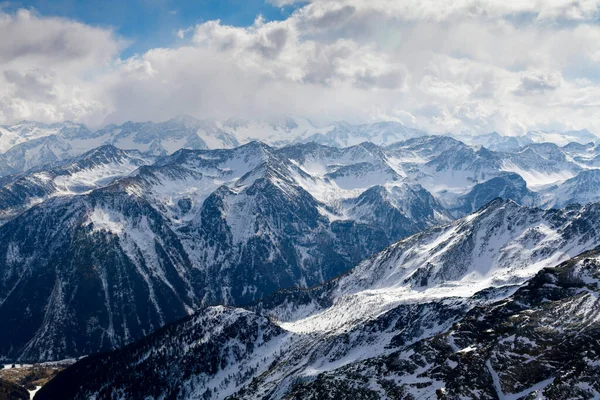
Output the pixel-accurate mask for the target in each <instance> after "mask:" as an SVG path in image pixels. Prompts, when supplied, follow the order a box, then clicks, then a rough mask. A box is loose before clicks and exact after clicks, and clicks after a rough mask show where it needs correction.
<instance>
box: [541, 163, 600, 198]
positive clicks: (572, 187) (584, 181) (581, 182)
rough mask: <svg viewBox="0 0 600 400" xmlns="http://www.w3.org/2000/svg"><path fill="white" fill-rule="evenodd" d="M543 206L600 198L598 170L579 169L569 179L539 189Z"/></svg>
mask: <svg viewBox="0 0 600 400" xmlns="http://www.w3.org/2000/svg"><path fill="white" fill-rule="evenodd" d="M540 196H541V199H540V204H543V206H544V207H564V206H565V205H567V204H576V203H579V204H587V203H590V202H594V201H598V200H600V170H596V169H591V170H584V171H581V172H580V173H579V174H577V175H576V176H574V177H573V178H571V179H567V180H566V181H564V182H561V183H560V184H558V185H552V186H550V187H547V188H545V189H544V190H542V191H540Z"/></svg>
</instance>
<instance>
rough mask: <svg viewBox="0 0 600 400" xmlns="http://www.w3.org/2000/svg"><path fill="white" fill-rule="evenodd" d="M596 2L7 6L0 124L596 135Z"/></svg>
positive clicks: (234, 0)
mask: <svg viewBox="0 0 600 400" xmlns="http://www.w3.org/2000/svg"><path fill="white" fill-rule="evenodd" d="M598 43H600V0H519V1H506V0H502V1H498V0H452V1H447V0H443V1H442V0H435V1H434V0H309V1H301V2H298V1H295V0H266V1H265V0H246V1H242V0H220V1H219V0H186V1H175V0H130V1H117V0H106V1H102V2H90V1H83V0H30V1H14V2H13V1H8V2H2V3H0V124H12V123H16V122H18V121H21V120H24V119H27V120H37V121H41V122H48V123H51V122H61V121H65V120H71V121H75V122H81V123H84V124H86V125H88V126H89V127H91V128H98V127H101V126H103V125H105V124H108V123H122V122H125V121H128V120H134V121H147V120H153V121H161V120H166V119H169V118H172V117H174V116H177V115H181V114H188V115H192V116H195V117H197V118H210V119H213V118H214V119H224V118H228V117H240V118H249V119H257V118H269V117H274V116H281V115H288V116H298V117H306V118H309V119H311V120H313V121H315V122H317V123H327V122H331V121H337V120H346V121H349V122H356V123H358V122H371V121H381V120H393V121H399V122H402V123H404V124H406V125H408V126H410V127H415V128H419V129H423V130H426V131H429V132H431V133H444V132H456V133H458V132H470V133H473V134H478V133H487V132H491V131H498V132H500V133H503V134H507V135H519V134H524V133H526V132H527V131H530V130H548V131H564V130H574V129H589V130H590V131H592V132H594V133H597V134H600V67H599V66H600V45H598Z"/></svg>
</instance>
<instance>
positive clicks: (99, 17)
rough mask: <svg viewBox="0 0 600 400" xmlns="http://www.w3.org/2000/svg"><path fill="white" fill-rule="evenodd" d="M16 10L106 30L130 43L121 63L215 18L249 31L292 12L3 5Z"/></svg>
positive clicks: (257, 7) (254, 4)
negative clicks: (260, 22)
mask: <svg viewBox="0 0 600 400" xmlns="http://www.w3.org/2000/svg"><path fill="white" fill-rule="evenodd" d="M19 8H30V9H34V10H36V11H37V12H38V13H39V14H41V15H43V16H59V17H64V18H69V19H73V20H76V21H79V22H83V23H85V24H89V25H94V26H101V27H111V28H112V29H114V31H115V32H116V33H117V34H118V35H120V36H122V37H123V38H125V39H127V40H128V41H129V43H130V45H129V47H127V48H126V49H125V50H124V52H123V54H122V55H121V56H122V57H123V58H127V57H129V56H131V55H133V54H135V53H138V54H139V53H143V52H144V51H146V50H148V49H150V48H154V47H163V46H164V47H169V46H172V45H174V44H176V42H177V40H178V39H177V37H176V35H175V32H177V31H178V30H179V29H185V28H188V27H190V26H193V25H195V24H198V23H202V22H205V21H209V20H215V19H219V20H221V22H222V23H223V24H225V25H233V26H249V25H251V24H252V23H253V22H254V20H255V19H256V17H257V16H258V15H262V16H263V17H264V18H265V20H268V21H274V20H283V19H285V18H287V17H288V16H289V15H290V13H291V12H293V7H285V8H281V7H275V6H273V5H271V4H269V3H267V2H266V1H265V0H178V1H175V0H100V1H90V0H22V1H9V2H7V3H5V5H4V10H5V11H9V12H11V11H14V10H16V9H19Z"/></svg>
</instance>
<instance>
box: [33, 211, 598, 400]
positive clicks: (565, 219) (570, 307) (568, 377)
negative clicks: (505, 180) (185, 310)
mask: <svg viewBox="0 0 600 400" xmlns="http://www.w3.org/2000/svg"><path fill="white" fill-rule="evenodd" d="M599 207H600V206H599V205H598V204H592V205H589V206H586V207H583V208H571V209H565V210H553V211H543V210H537V209H528V208H523V207H518V206H517V205H515V204H514V203H512V202H502V201H494V202H492V203H491V204H490V205H489V206H487V207H486V208H484V209H482V210H481V211H479V212H477V213H475V214H474V215H472V216H469V217H466V218H464V219H462V220H459V221H457V222H454V223H452V224H450V225H448V226H447V227H444V228H439V229H433V230H430V231H427V232H424V233H422V234H418V235H416V236H413V237H411V238H408V239H406V240H404V241H401V242H399V243H398V244H396V245H394V246H392V247H390V248H389V249H387V250H386V251H384V252H382V253H380V254H379V255H377V256H375V257H373V258H371V259H370V260H367V261H365V262H363V263H362V264H361V265H360V266H358V267H357V268H356V269H354V270H352V271H351V272H350V273H348V274H346V275H344V276H342V277H340V278H338V279H335V280H333V281H331V282H328V283H326V284H325V285H322V286H319V287H316V288H313V289H310V290H291V291H290V290H288V291H284V292H281V293H278V294H277V295H275V296H273V297H271V298H270V299H267V300H265V301H263V302H261V303H260V304H258V305H256V306H254V307H252V308H251V309H250V310H242V309H235V308H228V307H222V306H219V307H209V308H207V309H205V310H203V311H200V312H199V313H197V314H196V315H194V316H192V317H189V318H187V319H185V320H183V321H180V322H178V323H176V324H174V325H171V326H169V327H167V328H164V329H161V330H159V331H157V332H156V333H154V334H153V335H151V336H149V337H147V338H145V339H143V340H142V341H139V342H137V343H134V344H132V345H130V346H127V347H125V348H123V349H121V350H117V351H115V352H112V353H109V354H105V355H98V356H91V357H88V358H85V359H83V360H81V361H79V362H78V363H77V364H75V365H74V366H73V367H71V368H69V369H67V370H66V371H65V372H63V373H61V374H60V375H59V376H58V377H57V378H56V379H55V380H54V381H52V382H50V383H49V384H48V385H47V386H46V387H44V388H43V389H42V390H41V391H40V392H39V394H38V397H36V399H46V398H55V397H57V396H59V397H60V396H66V397H69V398H89V397H93V396H99V397H102V398H112V397H115V396H126V397H127V398H146V397H148V396H150V397H153V398H249V399H250V398H319V399H320V398H350V397H352V398H356V397H358V398H364V399H371V398H372V399H376V398H391V399H396V398H398V399H400V398H403V399H404V398H407V399H417V398H436V397H438V398H448V399H455V398H456V399H458V398H473V399H479V398H489V399H498V398H521V397H523V398H524V397H526V396H529V397H528V398H539V397H540V396H542V395H543V396H545V397H543V398H549V399H563V398H594V397H595V396H598V395H600V387H599V386H598V378H599V376H598V374H599V373H600V369H599V365H600V363H599V360H600V356H599V355H598V352H599V351H600V347H598V344H597V342H596V341H595V339H594V337H595V336H596V335H597V334H598V332H597V331H598V304H597V303H598V299H597V298H598V290H599V289H600V286H599V285H598V282H600V268H599V267H600V263H599V261H598V260H599V257H600V252H599V251H598V250H592V251H590V252H587V253H586V252H585V250H587V249H590V248H594V247H595V246H597V245H598V238H599V236H598V234H597V232H596V231H595V226H597V223H598V222H597V219H598V218H599V217H600V208H599ZM469 243H471V244H469ZM579 252H583V254H581V255H579V256H578V255H577V254H578V253H579ZM562 260H567V261H564V262H562V263H561V261H562ZM483 261H485V262H483ZM556 264H559V266H558V267H553V266H554V265H556ZM411 265H412V266H411ZM413 266H414V267H413ZM474 272H476V273H474ZM133 366H135V368H134V367H133ZM167 366H173V367H170V368H169V367H167ZM123 371H128V372H127V373H123ZM525 372H526V373H525ZM535 396H538V397H535Z"/></svg>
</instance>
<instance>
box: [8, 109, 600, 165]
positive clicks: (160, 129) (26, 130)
mask: <svg viewBox="0 0 600 400" xmlns="http://www.w3.org/2000/svg"><path fill="white" fill-rule="evenodd" d="M426 135H427V133H426V132H423V131H421V130H418V129H414V128H409V127H407V126H405V125H403V124H401V123H399V122H394V121H388V122H375V123H368V124H350V123H347V122H344V121H339V122H334V123H331V124H328V125H325V126H318V125H316V124H314V123H312V122H311V121H309V120H307V119H304V118H291V117H279V118H271V119H265V120H244V119H239V118H230V119H228V120H225V121H213V120H199V119H196V118H193V117H190V116H179V117H176V118H173V119H171V120H168V121H164V122H125V123H123V124H121V125H115V124H111V125H107V126H105V127H103V128H101V129H99V130H96V131H91V130H89V129H88V128H86V127H85V126H83V125H81V124H76V123H73V122H68V121H67V122H64V123H55V124H42V123H38V122H34V121H23V122H21V123H19V124H15V125H11V126H0V176H5V175H7V174H14V173H19V172H24V171H25V170H27V169H30V168H32V167H35V166H40V165H44V164H50V163H53V162H58V161H63V160H65V159H67V158H71V157H74V156H78V155H81V154H83V153H85V152H86V151H89V150H91V149H93V148H95V147H98V146H101V145H113V146H115V147H118V148H120V149H123V150H138V151H141V152H143V153H146V154H148V155H152V156H161V155H168V154H172V153H173V152H174V151H176V150H179V149H180V148H188V149H219V148H233V147H237V146H239V145H241V144H245V143H249V142H251V141H262V142H264V143H267V144H269V145H272V146H276V147H279V146H283V145H289V144H293V143H308V142H316V143H319V144H323V145H327V146H332V147H349V146H354V145H358V144H360V143H362V142H365V141H369V142H372V143H374V144H376V145H379V146H387V145H390V144H392V143H395V142H399V141H405V140H408V139H412V138H417V137H421V136H426ZM451 136H453V137H455V138H457V139H459V140H461V141H463V142H465V143H467V144H469V145H483V146H484V147H486V148H488V149H490V150H495V151H508V152H513V151H516V150H518V149H520V148H521V147H523V146H526V145H529V144H532V143H541V142H554V143H557V144H559V145H560V146H564V145H566V144H568V143H571V142H575V143H580V144H587V143H589V142H594V143H596V142H598V137H597V136H595V135H594V134H592V133H590V132H589V131H585V130H582V131H571V132H564V133H554V132H541V131H536V132H530V133H528V134H527V135H526V136H519V137H517V136H514V137H511V136H502V135H500V134H498V133H496V132H493V133H489V134H481V135H467V134H457V135H451Z"/></svg>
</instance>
